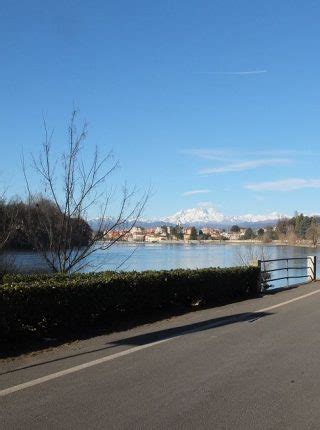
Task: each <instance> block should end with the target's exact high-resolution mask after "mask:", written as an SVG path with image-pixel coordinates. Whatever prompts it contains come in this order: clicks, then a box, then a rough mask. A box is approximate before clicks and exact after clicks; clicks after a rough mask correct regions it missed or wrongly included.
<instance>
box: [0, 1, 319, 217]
mask: <svg viewBox="0 0 320 430" xmlns="http://www.w3.org/2000/svg"><path fill="white" fill-rule="evenodd" d="M319 21H320V3H319V2H317V1H308V2H302V1H296V2H293V1H286V0H283V1H281V2H279V1H269V2H262V1H252V0H251V1H245V0H243V1H241V2H240V1H228V0H221V1H213V0H210V1H209V0H208V1H205V0H197V1H195V0H194V1H193V0H188V1H182V0H181V1H169V0H168V1H161V2H160V1H152V0H148V1H147V0H145V1H124V0H123V1H121V0H117V1H111V0H109V1H94V0H93V1H91V2H88V1H64V2H63V3H62V2H61V1H32V0H30V1H28V2H21V1H14V0H10V1H2V2H1V3H0V52H1V59H2V61H1V68H0V94H1V102H0V118H1V120H0V121H1V127H0V144H1V159H0V173H1V180H2V181H3V182H5V183H6V184H7V185H8V186H9V191H10V193H11V194H15V193H17V194H20V195H22V194H23V192H24V182H23V177H22V174H21V171H20V155H21V152H22V148H23V151H24V153H25V154H29V153H30V152H35V151H37V148H39V146H40V144H41V140H42V135H43V130H42V115H43V114H44V115H45V116H46V118H47V121H48V124H49V125H50V126H52V127H54V129H55V135H54V145H55V151H57V152H59V151H60V150H61V149H62V147H63V143H64V137H65V129H66V125H67V121H68V117H69V115H70V111H71V109H72V107H73V105H74V104H75V105H76V106H78V107H79V109H80V118H83V119H86V120H87V121H88V123H89V136H88V140H87V144H86V148H85V153H86V154H89V153H90V152H91V149H92V148H93V147H94V146H95V145H98V146H99V147H100V150H101V151H102V152H103V151H105V152H107V151H109V150H110V149H113V151H114V153H115V155H116V157H117V158H119V160H120V163H121V170H119V171H118V172H117V173H116V175H115V176H114V178H113V181H114V183H117V184H120V183H122V182H123V181H124V180H127V182H128V183H129V184H135V185H137V186H138V187H139V188H140V189H145V188H147V187H148V186H149V185H150V184H152V187H153V190H154V193H153V197H152V199H151V200H150V202H149V205H148V208H147V211H146V216H150V217H154V216H165V215H170V214H173V213H174V212H176V211H178V210H180V209H185V208H190V207H196V206H199V205H200V206H201V205H204V206H207V205H212V206H214V207H216V208H217V209H218V210H219V211H221V212H223V213H225V214H229V215H241V214H245V213H253V214H262V213H269V212H272V211H278V212H281V213H285V214H289V215H290V214H292V213H293V212H294V211H295V210H298V211H304V212H306V213H315V212H317V213H320V199H319V198H318V196H319V195H320V171H319V167H318V166H319V160H320V148H319V144H318V142H319V136H320V57H319V40H320V26H319ZM34 181H35V179H34Z"/></svg>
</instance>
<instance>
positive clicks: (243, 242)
mask: <svg viewBox="0 0 320 430" xmlns="http://www.w3.org/2000/svg"><path fill="white" fill-rule="evenodd" d="M117 243H118V244H120V243H121V244H134V245H141V244H144V245H238V244H239V245H259V246H288V247H297V248H313V249H316V248H318V245H313V244H311V243H288V242H283V241H280V240H273V241H271V242H262V241H261V240H256V239H248V240H241V239H239V240H232V239H229V240H210V239H209V240H187V241H184V240H172V239H168V240H159V241H154V242H145V241H133V240H130V241H118V242H117Z"/></svg>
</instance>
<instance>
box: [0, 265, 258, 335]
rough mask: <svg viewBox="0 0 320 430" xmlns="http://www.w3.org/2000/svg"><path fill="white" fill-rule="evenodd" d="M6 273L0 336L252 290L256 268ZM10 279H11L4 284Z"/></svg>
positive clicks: (60, 329) (209, 301)
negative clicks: (35, 273) (27, 275)
mask: <svg viewBox="0 0 320 430" xmlns="http://www.w3.org/2000/svg"><path fill="white" fill-rule="evenodd" d="M23 276H24V275H22V277H20V275H19V276H16V277H15V276H12V277H11V278H10V277H9V275H8V276H6V277H5V279H6V282H7V283H6V284H3V285H0V338H2V339H4V340H12V339H19V338H21V337H24V336H30V335H32V336H36V337H41V336H55V335H57V334H61V333H63V334H67V333H70V331H79V330H83V329H86V328H89V327H92V326H94V325H100V324H103V325H104V326H105V325H106V324H107V325H108V324H113V323H115V322H120V321H123V320H127V319H130V318H134V319H135V320H136V319H139V318H142V317H144V316H147V315H150V314H153V315H154V314H156V313H157V312H159V311H161V310H166V311H168V310H169V311H170V310H174V309H177V308H179V307H181V306H183V307H191V306H192V304H193V303H195V302H199V301H200V302H202V303H204V304H205V305H206V306H211V305H215V304H221V303H226V302H230V301H234V300H237V299H241V298H247V297H249V296H252V295H255V294H257V292H258V279H259V269H258V268H256V267H238V268H226V269H220V268H209V269H198V270H185V269H177V270H169V271H145V272H122V273H114V272H103V273H97V274H76V275H70V276H66V275H51V276H50V275H49V276H48V275H46V276H43V275H41V276H39V277H38V275H32V276H29V277H24V278H23ZM9 279H11V281H13V282H11V283H9V282H8V281H9Z"/></svg>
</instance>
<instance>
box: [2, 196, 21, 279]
mask: <svg viewBox="0 0 320 430" xmlns="http://www.w3.org/2000/svg"><path fill="white" fill-rule="evenodd" d="M17 215H18V211H17V206H15V205H14V204H11V203H10V202H7V200H6V193H5V191H2V193H1V195H0V275H1V274H4V273H6V272H8V271H11V270H13V269H14V261H13V258H12V257H11V256H9V255H8V254H7V252H6V251H7V250H6V247H7V245H8V242H9V241H10V239H11V237H12V235H13V234H14V232H15V229H16V223H17Z"/></svg>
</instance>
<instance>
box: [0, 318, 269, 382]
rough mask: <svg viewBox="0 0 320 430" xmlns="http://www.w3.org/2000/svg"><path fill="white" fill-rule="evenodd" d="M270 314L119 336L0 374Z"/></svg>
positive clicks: (219, 319) (223, 319) (205, 321)
mask: <svg viewBox="0 0 320 430" xmlns="http://www.w3.org/2000/svg"><path fill="white" fill-rule="evenodd" d="M271 315H273V313H270V312H244V313H239V314H233V315H229V316H224V317H219V318H211V319H207V320H204V321H201V322H197V323H191V324H185V325H182V326H178V327H171V328H168V329H164V330H158V331H150V332H148V333H143V334H139V335H138V336H131V337H126V338H121V339H118V340H114V341H111V342H109V343H107V344H106V346H104V347H102V348H96V349H90V350H86V351H84V352H80V353H77V354H70V355H66V356H63V357H59V358H55V359H52V360H46V361H42V362H38V363H35V364H31V365H28V366H23V367H18V368H15V369H12V370H8V371H5V372H2V373H0V376H1V375H5V374H9V373H14V372H18V371H21V370H24V369H30V368H33V367H39V366H43V365H46V364H49V363H55V362H59V361H64V360H68V359H72V358H75V357H81V356H88V359H90V360H91V359H92V358H89V357H90V354H94V353H99V352H102V351H107V350H110V349H112V348H114V349H115V350H114V353H117V352H119V351H118V349H117V347H120V346H126V345H127V346H132V345H134V346H142V345H147V344H150V343H153V342H159V341H162V340H166V339H171V338H175V337H180V336H185V335H188V334H192V333H198V332H202V331H206V330H213V329H216V328H218V327H223V326H227V325H231V324H237V323H241V322H248V323H253V322H255V321H256V320H258V319H260V318H263V317H266V316H271ZM121 350H122V349H121ZM99 357H100V356H99ZM95 358H97V357H95Z"/></svg>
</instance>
